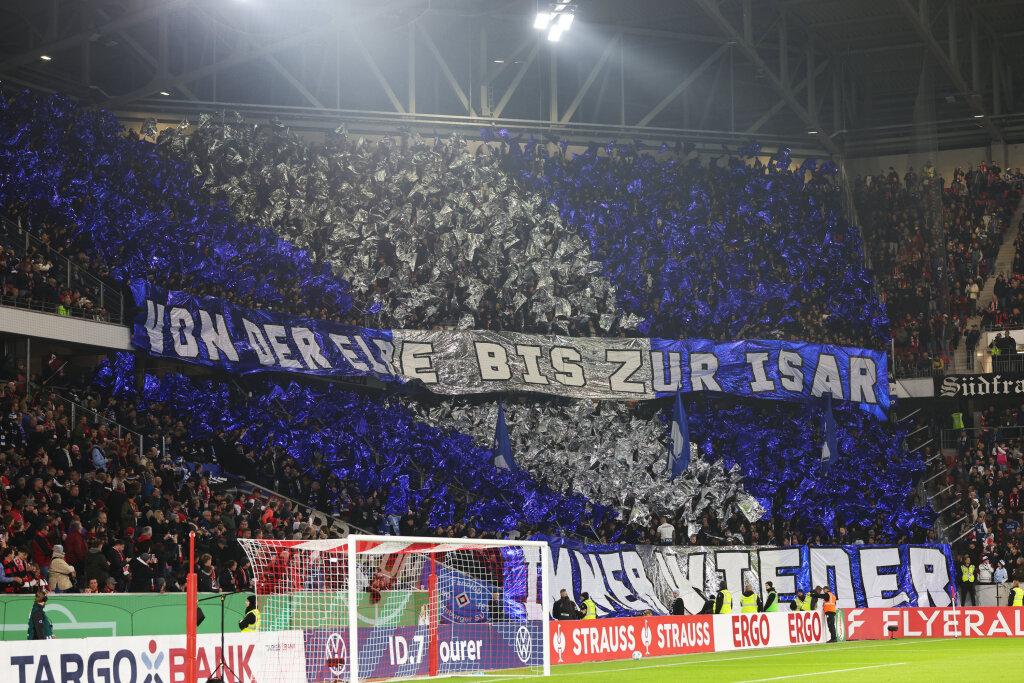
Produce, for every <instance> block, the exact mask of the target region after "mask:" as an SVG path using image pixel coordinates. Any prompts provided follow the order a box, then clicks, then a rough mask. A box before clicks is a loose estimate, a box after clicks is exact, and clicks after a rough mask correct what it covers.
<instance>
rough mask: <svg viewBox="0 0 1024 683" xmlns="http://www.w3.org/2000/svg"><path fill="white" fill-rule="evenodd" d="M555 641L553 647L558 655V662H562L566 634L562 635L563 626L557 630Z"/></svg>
mask: <svg viewBox="0 0 1024 683" xmlns="http://www.w3.org/2000/svg"><path fill="white" fill-rule="evenodd" d="M553 641H554V642H553V643H552V645H553V646H554V648H555V653H556V654H557V655H558V661H562V653H563V652H565V634H564V633H562V627H561V626H558V628H556V629H555V637H554V638H553Z"/></svg>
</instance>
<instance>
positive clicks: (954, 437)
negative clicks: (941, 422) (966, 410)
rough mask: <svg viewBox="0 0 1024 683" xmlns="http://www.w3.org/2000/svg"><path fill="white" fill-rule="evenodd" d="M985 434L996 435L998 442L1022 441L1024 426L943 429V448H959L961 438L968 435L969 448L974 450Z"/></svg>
mask: <svg viewBox="0 0 1024 683" xmlns="http://www.w3.org/2000/svg"><path fill="white" fill-rule="evenodd" d="M984 432H992V433H994V434H995V440H996V441H1004V440H1006V439H1020V438H1021V437H1024V427H1022V426H1011V427H968V428H964V429H943V430H942V448H943V449H947V448H952V449H956V448H959V447H960V437H961V435H963V434H966V435H967V446H968V447H969V448H973V447H974V444H976V443H977V442H978V437H980V436H981V435H982V433H984Z"/></svg>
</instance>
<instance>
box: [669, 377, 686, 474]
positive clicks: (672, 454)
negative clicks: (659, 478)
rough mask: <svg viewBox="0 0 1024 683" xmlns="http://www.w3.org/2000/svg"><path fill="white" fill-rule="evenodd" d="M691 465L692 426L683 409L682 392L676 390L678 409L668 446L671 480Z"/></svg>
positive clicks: (674, 416)
mask: <svg viewBox="0 0 1024 683" xmlns="http://www.w3.org/2000/svg"><path fill="white" fill-rule="evenodd" d="M689 466H690V426H689V424H687V418H686V411H685V410H684V409H683V399H682V394H681V392H678V391H677V392H676V409H675V414H674V415H673V416H672V437H671V441H670V443H669V447H668V471H669V472H671V475H670V476H669V481H671V480H672V479H675V478H676V477H678V476H679V474H680V473H681V472H682V471H683V470H685V469H686V468H687V467H689Z"/></svg>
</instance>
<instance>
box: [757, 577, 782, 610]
mask: <svg viewBox="0 0 1024 683" xmlns="http://www.w3.org/2000/svg"><path fill="white" fill-rule="evenodd" d="M764 592H765V595H764V606H763V607H762V609H761V611H762V612H778V611H779V594H778V593H776V592H775V585H774V584H773V583H772V582H771V581H768V582H766V583H765V584H764Z"/></svg>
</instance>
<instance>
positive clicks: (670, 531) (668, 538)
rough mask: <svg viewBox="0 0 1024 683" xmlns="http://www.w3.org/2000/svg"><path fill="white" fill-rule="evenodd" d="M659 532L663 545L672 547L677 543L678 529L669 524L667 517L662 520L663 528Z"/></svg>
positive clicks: (660, 527)
mask: <svg viewBox="0 0 1024 683" xmlns="http://www.w3.org/2000/svg"><path fill="white" fill-rule="evenodd" d="M657 531H658V539H659V540H660V542H661V544H662V545H672V544H673V543H674V542H675V535H676V528H675V527H674V526H672V525H671V524H669V522H668V518H667V517H662V518H661V526H659V527H658V530H657Z"/></svg>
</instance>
